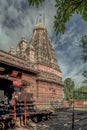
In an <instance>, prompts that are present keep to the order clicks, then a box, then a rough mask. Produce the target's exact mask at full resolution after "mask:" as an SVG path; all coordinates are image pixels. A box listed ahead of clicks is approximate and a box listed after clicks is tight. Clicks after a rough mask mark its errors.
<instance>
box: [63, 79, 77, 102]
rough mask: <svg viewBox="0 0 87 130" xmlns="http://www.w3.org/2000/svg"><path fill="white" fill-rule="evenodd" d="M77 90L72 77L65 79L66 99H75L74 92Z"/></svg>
mask: <svg viewBox="0 0 87 130" xmlns="http://www.w3.org/2000/svg"><path fill="white" fill-rule="evenodd" d="M74 90H75V84H74V81H72V79H71V78H67V79H65V81H64V94H65V99H66V100H71V99H73V92H74Z"/></svg>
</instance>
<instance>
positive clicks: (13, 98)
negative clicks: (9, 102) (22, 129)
mask: <svg viewBox="0 0 87 130" xmlns="http://www.w3.org/2000/svg"><path fill="white" fill-rule="evenodd" d="M13 99H14V124H15V125H16V100H15V92H14V94H13Z"/></svg>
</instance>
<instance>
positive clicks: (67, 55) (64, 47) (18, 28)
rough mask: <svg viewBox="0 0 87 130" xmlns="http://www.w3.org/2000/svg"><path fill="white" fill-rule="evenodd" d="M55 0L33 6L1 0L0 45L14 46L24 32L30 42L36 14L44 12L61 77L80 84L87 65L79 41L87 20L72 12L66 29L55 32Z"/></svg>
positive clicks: (86, 30)
mask: <svg viewBox="0 0 87 130" xmlns="http://www.w3.org/2000/svg"><path fill="white" fill-rule="evenodd" d="M54 4H55V3H54V0H50V1H49V2H48V1H47V2H45V3H43V4H41V5H40V7H39V8H35V7H29V6H28V1H27V0H14V1H13V0H0V49H2V50H4V51H9V49H10V47H14V49H15V48H16V46H17V44H18V42H20V40H21V37H22V36H23V35H25V37H26V39H27V41H28V42H29V40H30V38H31V37H32V33H33V28H34V25H35V24H36V19H37V17H38V16H39V14H43V13H45V26H46V28H47V31H48V37H49V38H50V40H51V42H52V44H53V48H54V50H55V53H56V57H57V60H58V64H59V66H60V68H61V70H62V76H63V81H64V80H65V79H66V78H68V77H71V78H72V80H74V82H75V85H76V87H77V86H78V87H80V86H81V85H82V82H83V80H84V78H83V76H82V72H83V70H84V69H87V64H84V63H83V61H82V60H81V51H82V49H81V48H80V47H79V43H80V39H81V36H82V35H84V34H87V22H85V21H84V20H82V18H81V16H80V15H76V14H74V15H73V16H72V17H71V18H70V20H69V21H68V22H67V23H66V31H65V33H64V34H59V35H58V36H56V35H55V32H54V29H53V19H54V15H55V14H56V8H55V7H54Z"/></svg>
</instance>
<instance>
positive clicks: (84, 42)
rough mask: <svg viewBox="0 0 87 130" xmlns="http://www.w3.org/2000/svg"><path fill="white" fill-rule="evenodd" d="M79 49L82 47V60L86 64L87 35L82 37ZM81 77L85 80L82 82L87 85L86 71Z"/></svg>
mask: <svg viewBox="0 0 87 130" xmlns="http://www.w3.org/2000/svg"><path fill="white" fill-rule="evenodd" d="M80 47H82V59H83V61H84V63H86V62H87V35H85V36H82V38H81V44H80ZM83 76H84V77H85V78H86V80H85V81H84V82H85V83H87V70H84V72H83Z"/></svg>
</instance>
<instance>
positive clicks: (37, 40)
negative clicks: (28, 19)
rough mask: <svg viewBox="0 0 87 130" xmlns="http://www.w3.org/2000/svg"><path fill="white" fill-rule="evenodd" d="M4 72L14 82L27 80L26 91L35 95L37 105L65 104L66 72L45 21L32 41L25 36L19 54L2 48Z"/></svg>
mask: <svg viewBox="0 0 87 130" xmlns="http://www.w3.org/2000/svg"><path fill="white" fill-rule="evenodd" d="M3 71H4V75H5V77H8V78H9V79H11V80H13V81H14V83H17V81H18V82H23V81H26V82H27V84H26V87H25V88H24V91H26V92H27V93H32V94H33V99H34V100H35V104H36V106H37V108H52V107H58V105H59V104H61V103H62V101H63V98H64V97H63V96H64V95H63V82H62V72H61V69H60V67H59V65H58V62H57V59H56V56H55V52H54V49H53V48H52V44H51V41H50V39H49V38H48V35H47V29H46V27H45V25H44V24H43V23H42V22H41V21H39V22H38V23H37V24H36V25H35V27H34V29H33V34H32V37H31V39H30V41H29V43H28V42H27V40H26V38H25V37H24V36H23V37H22V38H21V40H20V42H19V43H18V44H17V47H16V53H15V51H14V49H13V48H11V49H10V51H9V52H4V51H2V50H0V73H1V74H0V76H2V72H3ZM8 71H9V72H8ZM5 72H7V73H5Z"/></svg>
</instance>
